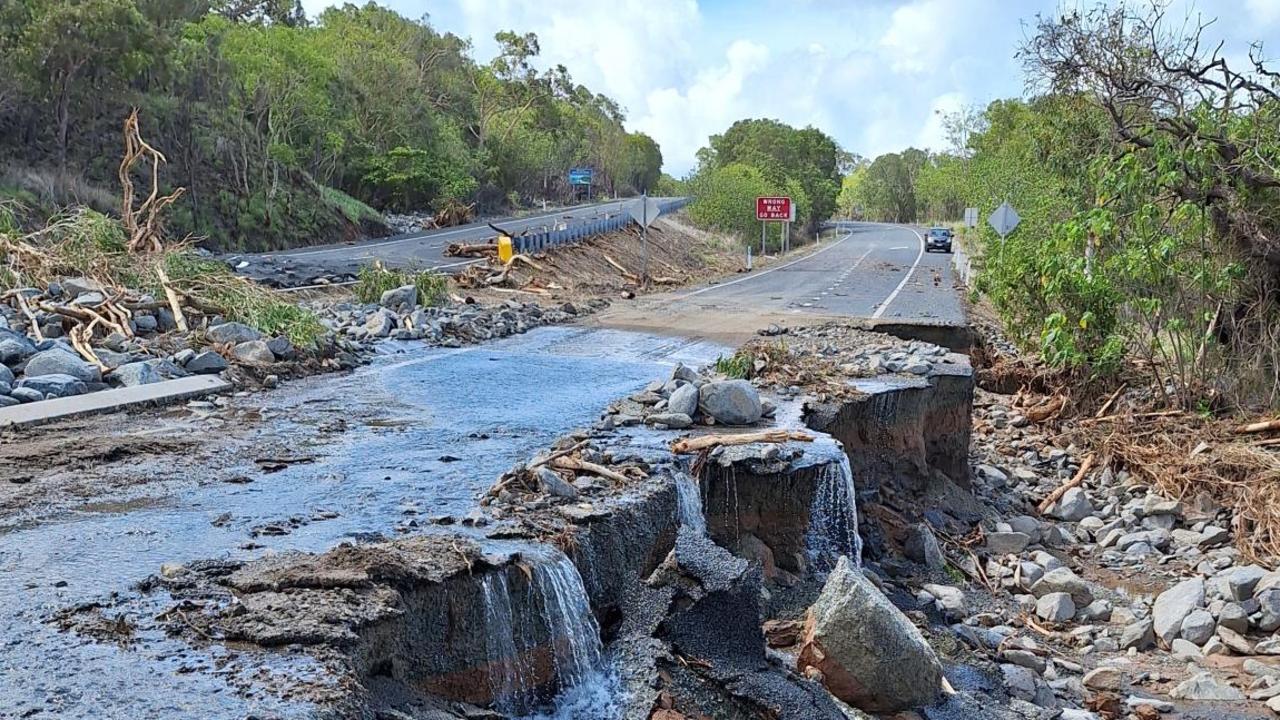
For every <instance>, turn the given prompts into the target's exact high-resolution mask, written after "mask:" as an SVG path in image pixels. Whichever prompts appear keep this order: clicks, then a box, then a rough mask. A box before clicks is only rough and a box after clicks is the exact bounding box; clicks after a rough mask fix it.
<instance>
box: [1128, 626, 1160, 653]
mask: <svg viewBox="0 0 1280 720" xmlns="http://www.w3.org/2000/svg"><path fill="white" fill-rule="evenodd" d="M1155 642H1156V635H1155V632H1154V630H1153V629H1152V623H1151V620H1150V618H1148V619H1145V620H1138V621H1137V622H1133V623H1130V624H1128V625H1126V626H1125V628H1124V630H1121V631H1120V649H1121V650H1128V649H1129V648H1133V649H1135V650H1137V651H1138V652H1142V651H1143V650H1146V649H1147V648H1149V647H1151V646H1152V645H1154V644H1155Z"/></svg>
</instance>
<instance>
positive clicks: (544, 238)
mask: <svg viewBox="0 0 1280 720" xmlns="http://www.w3.org/2000/svg"><path fill="white" fill-rule="evenodd" d="M688 204H689V198H671V199H670V200H661V201H659V202H658V211H659V217H661V216H662V215H666V214H668V213H673V212H675V211H676V210H679V209H680V208H682V207H684V206H686V205H688ZM633 222H635V221H634V220H632V219H631V216H630V215H628V214H627V213H626V212H620V213H618V214H617V215H614V216H613V217H608V218H602V219H600V220H588V221H586V222H583V223H577V224H575V225H570V226H568V227H565V228H563V229H561V230H546V231H543V232H538V233H530V234H528V235H521V236H519V237H514V238H512V239H511V241H512V244H514V245H515V251H516V252H519V253H529V252H539V251H541V250H546V249H547V248H553V247H556V246H558V245H565V244H567V243H572V242H577V241H579V240H582V239H584V238H589V237H591V236H592V235H599V234H600V233H607V232H615V231H617V230H621V229H622V228H624V227H626V226H628V225H630V224H632V223H633Z"/></svg>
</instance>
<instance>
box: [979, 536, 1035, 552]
mask: <svg viewBox="0 0 1280 720" xmlns="http://www.w3.org/2000/svg"><path fill="white" fill-rule="evenodd" d="M1030 544H1031V537H1030V536H1028V535H1027V534H1026V533H1020V532H993V533H988V534H987V550H990V551H991V552H993V553H995V554H997V555H1016V554H1018V553H1020V552H1022V551H1023V550H1025V549H1026V547H1027V545H1030Z"/></svg>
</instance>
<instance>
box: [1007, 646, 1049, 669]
mask: <svg viewBox="0 0 1280 720" xmlns="http://www.w3.org/2000/svg"><path fill="white" fill-rule="evenodd" d="M997 659H998V660H999V661H1000V662H1006V663H1009V664H1011V665H1021V666H1022V667H1024V668H1026V669H1028V670H1031V671H1033V672H1035V674H1037V675H1043V674H1044V671H1045V668H1047V667H1048V663H1046V662H1045V659H1044V658H1042V657H1040V656H1039V655H1037V654H1035V653H1033V652H1031V651H1030V650H1017V649H1006V650H1001V651H1000V654H999V656H998V657H997Z"/></svg>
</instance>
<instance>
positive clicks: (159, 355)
mask: <svg viewBox="0 0 1280 720" xmlns="http://www.w3.org/2000/svg"><path fill="white" fill-rule="evenodd" d="M18 292H21V293H23V297H24V298H25V301H24V303H23V304H24V305H25V307H26V309H27V310H28V312H30V315H28V314H26V313H24V312H21V311H19V310H18V309H17V308H16V307H11V306H8V305H0V407H6V406H11V405H17V404H19V403H26V402H37V401H40V400H45V399H49V398H56V397H69V396H73V395H82V394H85V393H89V392H95V391H99V390H106V389H110V388H113V387H131V386H135V385H145V384H149V383H155V382H160V381H162V380H169V379H173V378H178V377H184V376H187V375H193V374H223V375H224V376H226V377H228V378H229V379H232V380H242V381H243V380H248V379H249V378H257V379H258V380H259V381H262V382H263V383H264V384H266V385H268V386H270V385H273V384H274V383H275V382H276V381H278V379H279V377H280V376H281V375H284V374H290V375H296V374H305V373H306V372H311V371H315V370H317V369H319V370H337V369H350V368H352V367H355V366H357V365H359V364H362V363H363V362H365V361H367V359H368V358H370V357H372V356H373V355H374V354H375V352H376V350H375V344H376V343H378V342H380V341H382V340H386V339H394V340H416V341H422V342H426V343H428V344H431V345H440V346H444V347H460V346H462V345H464V344H470V343H476V342H482V341H485V340H491V339H496V338H501V337H506V336H508V335H512V334H518V333H523V332H526V331H528V330H530V329H531V328H534V327H538V326H541V325H548V324H554V323H561V322H566V321H569V320H572V319H573V318H575V317H578V316H580V315H583V314H587V313H590V312H594V311H595V310H597V309H599V308H601V307H605V306H607V305H608V302H607V301H605V300H596V301H587V302H584V303H578V304H574V303H567V302H566V303H563V304H559V305H555V306H552V307H542V306H540V305H538V304H537V303H521V302H517V301H515V300H508V301H506V302H503V303H500V304H497V305H482V304H479V303H477V302H475V301H474V300H470V299H468V300H466V301H463V302H460V303H453V304H450V305H446V306H444V307H423V306H421V305H419V303H418V297H417V290H416V289H415V288H414V287H413V286H406V287H402V288H395V289H392V290H389V291H388V292H386V293H384V295H383V297H382V298H381V302H379V303H374V304H369V305H359V304H354V303H336V304H334V303H324V302H313V303H310V305H311V308H312V309H313V310H315V312H316V314H317V315H318V317H319V318H320V322H321V323H322V324H323V326H324V329H325V330H326V332H324V333H322V334H321V335H320V336H319V337H318V338H317V339H316V341H315V344H314V346H313V347H305V348H300V347H297V346H295V345H294V343H293V342H292V341H290V339H289V338H288V337H286V336H284V335H266V334H264V333H262V332H259V331H258V330H256V329H254V328H252V327H250V326H248V325H246V324H244V323H240V322H232V321H227V320H225V319H224V318H222V317H221V316H218V315H207V316H197V315H195V314H190V315H189V316H188V317H187V318H186V319H187V321H188V324H189V326H190V330H189V331H188V332H186V333H183V332H181V331H179V329H178V325H177V322H176V321H175V319H174V316H173V314H172V313H171V312H170V311H169V309H168V307H167V306H166V304H165V303H164V302H157V301H155V299H154V298H148V297H145V296H144V297H142V298H141V301H140V302H139V303H136V304H134V305H133V306H132V307H131V308H130V315H129V317H128V318H124V319H121V321H120V322H121V323H122V324H120V328H121V330H124V331H125V332H120V331H113V332H111V333H109V334H107V335H105V336H102V337H90V338H89V340H88V341H87V342H85V343H83V347H82V348H79V349H78V348H77V347H75V343H73V342H72V338H70V337H67V336H66V335H65V333H64V325H63V316H62V315H59V314H58V313H54V312H49V311H46V310H42V309H40V307H41V306H42V305H46V304H48V302H47V301H50V300H57V301H58V302H59V303H60V306H66V307H70V308H82V309H84V310H86V311H93V310H94V309H95V308H98V307H99V306H101V305H102V304H103V303H104V302H105V298H106V297H107V295H108V291H107V290H105V289H104V288H103V287H102V286H101V285H99V284H98V283H96V282H94V281H92V280H89V279H86V278H67V279H65V280H63V281H62V282H59V283H53V284H51V285H50V286H49V287H48V288H46V289H45V290H39V289H30V290H26V291H18ZM37 300H39V301H45V302H39V303H37V302H36V301H37Z"/></svg>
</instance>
